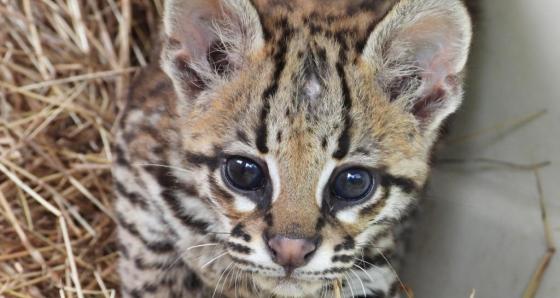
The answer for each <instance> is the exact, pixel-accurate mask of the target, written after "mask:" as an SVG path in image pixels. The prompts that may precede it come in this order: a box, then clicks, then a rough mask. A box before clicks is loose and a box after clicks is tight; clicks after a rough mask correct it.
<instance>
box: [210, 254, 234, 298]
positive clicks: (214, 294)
mask: <svg viewBox="0 0 560 298" xmlns="http://www.w3.org/2000/svg"><path fill="white" fill-rule="evenodd" d="M231 265H233V262H231V263H229V265H228V266H227V267H226V269H224V270H223V271H222V274H220V277H219V278H218V281H217V282H216V287H214V293H212V298H214V296H216V290H218V285H219V284H220V281H221V280H222V277H223V276H224V273H226V271H227V270H228V269H229V267H231Z"/></svg>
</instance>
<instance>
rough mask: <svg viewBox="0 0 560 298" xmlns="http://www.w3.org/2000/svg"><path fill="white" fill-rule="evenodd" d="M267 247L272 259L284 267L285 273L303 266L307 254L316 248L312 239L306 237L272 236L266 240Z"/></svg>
mask: <svg viewBox="0 0 560 298" xmlns="http://www.w3.org/2000/svg"><path fill="white" fill-rule="evenodd" d="M268 247H269V248H270V251H271V252H272V254H273V257H274V261H275V262H276V263H277V264H278V265H280V266H282V267H284V269H285V270H286V273H287V274H290V273H291V272H292V271H293V270H294V269H295V268H297V267H301V266H303V265H304V264H305V263H306V262H307V259H308V256H310V255H311V253H312V252H314V251H315V249H317V246H316V244H315V243H314V241H311V240H308V239H291V238H287V237H283V236H274V237H273V238H271V239H270V240H268Z"/></svg>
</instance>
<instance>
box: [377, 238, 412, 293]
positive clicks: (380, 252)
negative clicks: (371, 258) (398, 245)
mask: <svg viewBox="0 0 560 298" xmlns="http://www.w3.org/2000/svg"><path fill="white" fill-rule="evenodd" d="M377 252H378V253H379V254H380V255H381V257H383V259H384V260H385V262H387V265H389V268H391V271H393V274H394V275H395V278H396V279H397V280H398V281H399V284H400V285H401V287H402V288H403V290H405V292H406V296H407V297H409V298H410V294H409V293H408V291H406V287H405V286H404V283H403V282H402V280H401V278H400V277H399V274H398V273H397V270H395V267H393V265H392V264H391V262H389V259H387V257H386V256H385V255H384V254H383V252H382V251H381V250H380V249H379V248H378V249H377Z"/></svg>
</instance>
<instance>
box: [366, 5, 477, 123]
mask: <svg viewBox="0 0 560 298" xmlns="http://www.w3.org/2000/svg"><path fill="white" fill-rule="evenodd" d="M471 37H472V29H471V21H470V17H469V14H468V12H467V10H466V8H465V6H464V4H463V3H462V2H461V1H460V0H402V1H400V2H398V3H397V4H396V5H395V6H394V7H393V8H392V10H391V11H390V12H389V13H388V14H387V16H386V17H385V18H384V19H383V21H382V22H380V23H379V24H378V25H377V27H376V28H375V29H374V31H373V32H372V33H371V35H370V37H369V39H368V41H367V43H366V46H365V47H364V51H363V53H362V57H363V59H364V60H365V61H366V62H367V63H369V64H370V65H371V66H372V67H373V69H374V71H375V72H376V79H377V80H378V83H379V84H380V85H381V87H382V88H383V89H384V91H385V93H386V96H387V98H388V100H391V101H394V102H395V104H401V105H402V106H403V107H404V108H405V109H407V110H408V111H409V112H411V113H413V114H414V116H415V117H416V119H417V120H418V121H419V123H420V125H421V126H422V127H423V128H424V129H425V130H429V131H433V130H436V129H437V128H438V127H439V126H440V125H441V123H442V121H443V120H444V119H445V118H446V117H447V116H449V114H451V113H453V112H454V111H455V110H456V109H457V108H458V106H459V105H460V103H461V101H462V81H463V72H464V68H465V64H466V62H467V57H468V54H469V48H470V43H471Z"/></svg>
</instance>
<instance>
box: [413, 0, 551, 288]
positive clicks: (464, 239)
mask: <svg viewBox="0 0 560 298" xmlns="http://www.w3.org/2000/svg"><path fill="white" fill-rule="evenodd" d="M481 1H483V15H482V20H481V23H480V24H479V28H478V30H477V32H476V34H477V38H476V39H477V40H476V42H475V47H474V51H473V56H472V60H471V65H470V73H469V80H468V86H467V90H468V95H467V98H466V101H465V104H464V106H463V108H462V110H461V111H460V112H459V113H458V115H457V116H456V118H455V121H454V125H453V128H452V133H451V134H452V135H451V136H450V137H449V140H450V141H453V140H455V142H452V143H451V144H448V146H447V148H446V149H445V152H442V154H441V156H448V157H462V158H464V157H467V158H474V157H487V158H493V159H500V160H507V161H512V162H518V163H534V162H539V161H543V160H550V161H552V165H551V166H549V167H547V168H545V169H543V170H542V171H541V176H542V181H543V186H544V194H545V198H546V200H547V203H548V212H549V216H550V217H551V224H552V229H553V232H554V234H555V238H556V243H557V245H559V246H560V1H558V0H532V1H529V0H486V1H484V0H481ZM543 109H546V110H547V113H546V114H545V115H544V116H542V117H540V118H538V119H536V120H535V121H533V122H531V123H529V124H526V125H523V126H521V127H516V128H511V127H510V126H507V125H506V127H510V128H509V129H505V130H504V129H500V130H498V131H496V130H491V132H489V133H485V134H482V135H480V136H478V137H476V138H474V139H469V140H468V141H463V142H462V143H461V142H456V140H457V137H459V138H460V137H461V136H464V135H465V134H469V133H471V132H476V131H479V130H483V131H487V130H486V129H487V128H490V127H493V126H495V125H496V124H500V123H501V124H503V123H504V122H511V121H513V122H515V119H519V118H523V117H526V116H528V115H530V114H533V113H535V112H538V111H539V110H543ZM463 140H464V139H463ZM537 198H538V196H537V190H536V186H535V178H534V175H533V174H532V173H531V172H523V171H512V170H504V169H499V168H498V169H496V168H489V167H483V166H472V165H469V166H464V165H463V166H438V167H437V168H436V169H435V171H434V174H433V179H432V181H431V183H430V188H429V191H428V195H427V198H426V201H425V206H424V211H423V214H421V220H420V223H419V225H420V228H419V231H417V233H416V234H415V237H414V241H413V245H412V254H411V255H409V260H408V262H407V267H406V272H405V273H404V274H403V279H404V280H405V282H406V283H408V284H410V286H411V287H412V288H413V289H414V291H415V294H416V297H419V298H424V297H427V298H440V297H441V298H454V297H468V295H469V293H470V291H471V289H472V288H475V289H477V292H478V295H477V297H483V298H488V297H490V298H501V297H508V298H509V297H521V295H522V293H523V291H524V289H525V287H526V285H527V282H528V281H529V278H530V276H531V274H532V273H533V270H534V268H535V267H536V265H537V263H538V261H539V259H540V257H541V256H542V255H543V254H544V251H545V244H544V236H543V228H542V221H541V217H540V211H539V207H538V199H537ZM538 297H542V298H553V297H560V255H557V256H556V257H555V258H554V259H553V262H552V264H551V266H550V268H549V270H548V271H547V273H546V275H545V279H544V284H543V286H542V288H541V291H539V295H538Z"/></svg>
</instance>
